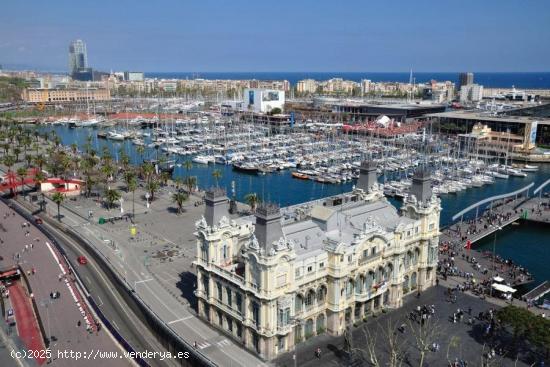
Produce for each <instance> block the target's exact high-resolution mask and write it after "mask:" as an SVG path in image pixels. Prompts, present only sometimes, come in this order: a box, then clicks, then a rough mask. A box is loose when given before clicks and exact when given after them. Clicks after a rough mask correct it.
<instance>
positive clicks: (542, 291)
mask: <svg viewBox="0 0 550 367" xmlns="http://www.w3.org/2000/svg"><path fill="white" fill-rule="evenodd" d="M547 293H550V282H549V281H548V280H545V281H544V282H542V283H541V284H539V285H538V286H536V287H535V288H533V289H532V290H531V291H529V292H527V293H525V294H524V295H523V296H522V297H521V298H522V299H523V300H524V301H526V302H535V301H537V300H538V299H540V298H541V297H544V296H545V295H546V294H547Z"/></svg>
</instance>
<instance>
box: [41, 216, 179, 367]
mask: <svg viewBox="0 0 550 367" xmlns="http://www.w3.org/2000/svg"><path fill="white" fill-rule="evenodd" d="M42 227H43V229H45V230H47V231H48V232H50V233H51V234H52V235H53V236H54V237H55V238H56V239H57V241H58V243H59V245H60V246H61V247H62V248H63V249H64V250H65V252H66V253H67V257H68V258H69V260H70V261H71V263H72V265H73V266H74V267H75V269H76V271H77V273H78V275H79V277H80V279H81V280H82V282H83V283H84V284H85V286H86V287H87V288H88V291H89V292H90V295H91V297H92V298H93V300H94V301H95V302H96V304H97V305H98V306H99V308H100V309H101V311H102V312H103V314H104V315H105V317H106V318H107V319H108V320H109V321H110V322H111V323H112V324H113V326H114V327H115V328H116V329H117V331H118V332H119V333H120V334H121V335H122V336H123V337H124V339H125V340H126V341H128V343H129V344H130V345H131V346H132V347H133V348H134V349H135V350H136V351H138V352H139V351H146V350H147V351H166V350H165V349H164V348H163V347H162V346H161V345H160V344H159V343H158V341H157V340H156V338H155V336H154V335H153V334H152V333H151V332H150V331H149V330H148V328H147V327H146V326H145V325H144V324H143V323H142V322H141V321H140V318H139V317H137V316H136V315H135V314H134V313H133V312H132V311H131V309H130V308H129V307H128V306H127V305H126V303H125V301H124V300H123V299H122V297H121V296H120V294H119V293H118V292H119V291H118V288H117V287H116V286H115V285H114V284H113V283H112V282H111V280H110V279H109V278H108V277H107V276H106V275H105V274H103V271H102V270H101V268H100V267H99V265H98V264H97V263H96V262H95V260H94V258H93V256H92V255H91V254H89V253H88V252H87V251H86V250H85V249H84V248H83V247H82V246H80V245H79V244H78V243H77V242H76V241H74V240H73V239H71V238H70V237H69V236H67V235H66V234H64V233H63V232H61V231H60V230H58V229H57V228H56V227H54V226H52V225H50V224H48V223H47V221H46V220H45V221H44V223H43V224H42ZM80 255H84V256H86V258H87V259H88V264H86V265H77V262H76V261H75V259H76V258H77V257H78V256H80ZM147 362H149V364H151V366H155V367H156V366H159V367H160V366H170V365H171V364H170V363H173V364H174V365H176V364H175V362H174V361H171V360H164V361H160V360H156V359H153V360H147Z"/></svg>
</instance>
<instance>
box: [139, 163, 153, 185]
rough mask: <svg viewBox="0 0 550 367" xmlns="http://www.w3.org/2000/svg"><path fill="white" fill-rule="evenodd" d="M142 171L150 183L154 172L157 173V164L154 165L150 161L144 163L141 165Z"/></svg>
mask: <svg viewBox="0 0 550 367" xmlns="http://www.w3.org/2000/svg"><path fill="white" fill-rule="evenodd" d="M141 173H142V174H143V177H144V178H145V182H147V183H149V181H151V177H153V174H154V173H155V166H153V164H152V163H150V162H147V163H143V164H142V165H141Z"/></svg>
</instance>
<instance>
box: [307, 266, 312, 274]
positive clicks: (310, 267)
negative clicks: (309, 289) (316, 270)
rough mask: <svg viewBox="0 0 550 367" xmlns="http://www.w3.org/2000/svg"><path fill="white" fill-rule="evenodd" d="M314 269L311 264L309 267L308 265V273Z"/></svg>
mask: <svg viewBox="0 0 550 367" xmlns="http://www.w3.org/2000/svg"><path fill="white" fill-rule="evenodd" d="M312 271H313V266H311V265H310V266H308V267H307V272H308V273H311V272H312Z"/></svg>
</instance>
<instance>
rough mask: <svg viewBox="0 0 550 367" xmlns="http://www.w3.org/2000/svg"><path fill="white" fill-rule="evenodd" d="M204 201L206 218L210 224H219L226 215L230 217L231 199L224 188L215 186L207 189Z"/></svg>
mask: <svg viewBox="0 0 550 367" xmlns="http://www.w3.org/2000/svg"><path fill="white" fill-rule="evenodd" d="M204 202H205V204H206V208H205V210H204V219H206V223H207V224H208V225H209V226H213V225H214V224H217V223H218V222H219V221H220V219H221V218H222V217H223V216H224V215H225V216H226V217H228V218H229V200H228V199H227V196H226V195H225V190H224V189H222V188H219V187H214V188H211V189H209V190H207V191H206V194H205V196H204Z"/></svg>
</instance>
